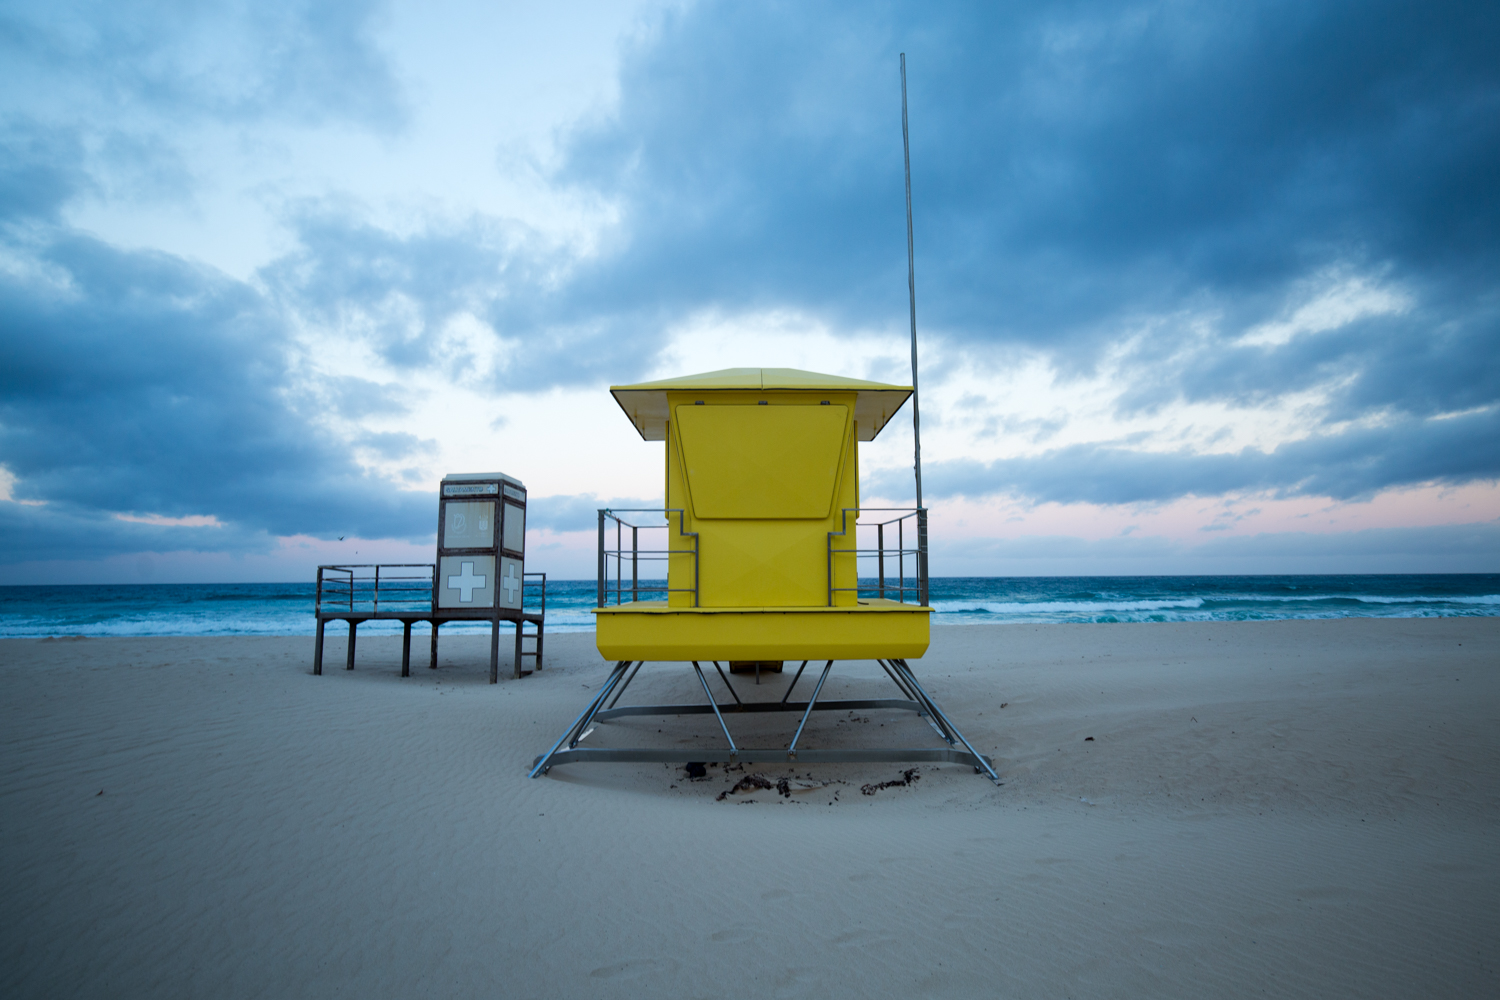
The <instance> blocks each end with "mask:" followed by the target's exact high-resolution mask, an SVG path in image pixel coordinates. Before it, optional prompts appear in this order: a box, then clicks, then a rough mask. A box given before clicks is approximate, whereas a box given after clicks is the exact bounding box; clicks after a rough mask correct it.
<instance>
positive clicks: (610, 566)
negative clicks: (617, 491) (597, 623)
mask: <svg viewBox="0 0 1500 1000" xmlns="http://www.w3.org/2000/svg"><path fill="white" fill-rule="evenodd" d="M683 513H684V512H683V510H682V509H681V508H668V509H665V510H663V509H661V508H656V507H632V508H613V509H611V508H605V509H603V510H600V511H599V575H598V577H597V579H598V581H599V603H598V605H597V606H598V607H601V608H603V607H607V606H609V605H611V604H624V603H626V602H634V601H639V600H641V599H642V596H641V595H643V594H644V595H646V597H645V599H646V600H671V596H672V595H673V594H691V595H692V597H693V604H692V606H693V607H695V608H696V607H697V606H698V533H697V532H696V531H684V530H683ZM621 514H631V515H644V514H650V515H654V516H656V517H660V518H661V519H662V523H661V524H647V523H640V522H644V520H645V518H643V517H639V516H636V517H634V518H633V520H626V519H625V518H623V517H621V516H620V515H621ZM611 544H612V546H613V547H611ZM688 559H690V560H692V567H693V571H692V577H691V579H692V581H693V585H692V586H691V587H673V586H672V585H671V579H672V573H671V571H672V569H673V568H674V567H675V566H677V565H681V561H682V560H688ZM673 560H678V562H676V563H674V562H673ZM658 595H659V596H658Z"/></svg>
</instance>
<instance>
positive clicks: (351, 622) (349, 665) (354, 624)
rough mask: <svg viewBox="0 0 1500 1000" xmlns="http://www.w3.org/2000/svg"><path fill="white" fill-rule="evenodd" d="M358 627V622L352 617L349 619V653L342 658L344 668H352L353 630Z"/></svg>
mask: <svg viewBox="0 0 1500 1000" xmlns="http://www.w3.org/2000/svg"><path fill="white" fill-rule="evenodd" d="M358 627H359V623H358V622H356V621H355V620H354V619H353V618H351V619H349V655H348V656H347V657H346V658H345V660H344V669H345V670H353V669H354V630H355V629H356V628H358Z"/></svg>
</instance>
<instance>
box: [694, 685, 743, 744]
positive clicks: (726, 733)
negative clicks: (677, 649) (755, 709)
mask: <svg viewBox="0 0 1500 1000" xmlns="http://www.w3.org/2000/svg"><path fill="white" fill-rule="evenodd" d="M714 666H715V667H718V664H717V663H715V664H714ZM693 671H694V673H696V674H697V675H698V683H699V684H702V685H703V693H704V694H706V695H708V703H709V705H711V706H713V710H714V718H716V719H718V720H719V728H720V729H722V730H724V738H725V739H726V740H728V741H729V761H730V763H733V762H734V757H735V755H736V754H738V753H739V750H738V749H736V748H735V745H734V737H733V736H730V735H729V727H728V726H726V725H725V724H724V716H723V715H722V714H721V713H720V712H719V703H718V702H716V701H714V693H713V692H712V691H710V690H709V689H708V678H707V677H704V676H703V668H702V667H700V666H698V661H697V660H694V661H693Z"/></svg>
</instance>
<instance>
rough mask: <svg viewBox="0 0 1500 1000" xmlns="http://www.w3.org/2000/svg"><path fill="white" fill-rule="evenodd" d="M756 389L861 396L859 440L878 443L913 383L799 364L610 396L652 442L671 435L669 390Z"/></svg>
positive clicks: (666, 382)
mask: <svg viewBox="0 0 1500 1000" xmlns="http://www.w3.org/2000/svg"><path fill="white" fill-rule="evenodd" d="M695 389H696V390H702V391H704V392H716V391H730V392H733V391H736V390H738V391H740V392H744V391H751V392H768V391H770V392H775V391H781V392H817V391H819V390H831V391H837V392H853V393H856V394H857V398H856V401H855V404H854V420H855V426H856V428H857V430H858V436H859V440H861V441H873V440H875V436H876V435H877V434H879V433H880V432H881V430H882V429H884V427H885V425H886V424H887V423H888V422H889V421H890V419H891V418H892V417H894V416H895V415H896V411H897V410H899V409H901V407H902V405H903V404H904V403H905V402H906V400H907V398H908V397H909V396H910V395H911V386H909V385H887V384H886V383H884V382H866V381H864V380H862V379H857V378H843V377H841V376H838V375H822V374H820V373H818V372H805V371H802V370H801V369H800V368H723V369H720V370H719V371H716V372H704V373H703V374H701V375H684V376H683V377H681V378H668V379H662V380H661V381H659V382H641V383H640V384H638V385H612V386H610V387H609V391H610V394H611V395H613V396H614V397H615V402H617V403H619V404H620V409H622V410H624V411H625V415H626V416H627V417H629V418H630V422H631V423H632V424H634V425H635V429H636V430H637V431H639V432H640V435H641V437H642V438H644V439H645V440H647V441H665V440H666V439H667V416H668V413H669V412H670V408H669V407H668V405H667V393H668V392H691V391H693V390H695Z"/></svg>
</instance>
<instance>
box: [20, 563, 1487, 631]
mask: <svg viewBox="0 0 1500 1000" xmlns="http://www.w3.org/2000/svg"><path fill="white" fill-rule="evenodd" d="M931 587H932V592H931V601H932V606H933V608H934V609H936V612H937V613H936V614H935V615H934V616H933V623H934V624H935V625H936V626H938V627H945V626H950V625H953V626H962V625H968V624H974V623H977V622H1153V621H1155V622H1181V621H1252V620H1265V619H1276V618H1357V617H1366V618H1431V617H1442V616H1456V615H1500V574H1494V573H1491V574H1454V575H1413V574H1402V575H1389V576H1380V575H1361V576H1079V577H936V578H934V579H933V580H932V585H931ZM313 589H314V588H313V584H312V583H310V582H308V583H232V584H231V583H226V584H128V585H111V586H92V585H69V586H46V587H0V636H49V635H88V636H110V635H311V634H312V633H313V628H314V622H313ZM595 594H596V591H595V585H594V581H592V580H561V581H559V580H552V581H549V582H548V586H547V627H548V628H549V629H552V630H555V631H568V632H572V631H582V630H588V629H591V628H592V627H593V620H592V619H593V616H592V615H591V614H589V611H588V609H589V608H591V607H593V605H594V601H595ZM487 627H488V626H486V625H483V624H479V625H469V624H464V625H445V626H444V629H445V631H446V630H451V631H458V632H462V631H478V630H483V629H485V628H487ZM385 631H389V632H393V633H394V632H399V631H400V625H399V624H398V623H376V622H371V623H369V624H368V625H364V626H361V629H360V634H362V635H364V634H380V633H381V632H385Z"/></svg>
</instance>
